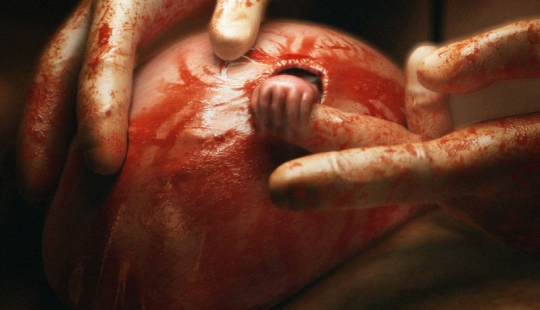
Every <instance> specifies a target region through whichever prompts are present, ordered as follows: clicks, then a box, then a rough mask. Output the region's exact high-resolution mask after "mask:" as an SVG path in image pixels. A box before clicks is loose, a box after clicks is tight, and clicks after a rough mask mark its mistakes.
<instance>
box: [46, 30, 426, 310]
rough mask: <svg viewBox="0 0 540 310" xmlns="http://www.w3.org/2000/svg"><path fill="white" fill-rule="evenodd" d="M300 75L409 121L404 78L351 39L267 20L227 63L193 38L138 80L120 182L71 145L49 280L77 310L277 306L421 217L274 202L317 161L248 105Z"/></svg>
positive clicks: (56, 208)
mask: <svg viewBox="0 0 540 310" xmlns="http://www.w3.org/2000/svg"><path fill="white" fill-rule="evenodd" d="M291 67H296V68H301V69H304V70H307V71H310V72H312V73H314V74H317V75H319V76H321V78H322V81H323V89H324V91H323V99H322V104H326V105H329V106H333V107H336V108H339V109H342V110H344V111H348V112H357V113H361V114H369V115H373V116H377V117H380V118H384V119H388V120H391V121H394V122H397V123H403V122H404V118H403V115H402V111H401V109H402V104H403V102H402V101H403V77H402V75H401V73H400V71H399V69H397V68H396V67H395V66H394V65H393V64H392V63H390V62H389V61H388V60H386V59H385V58H384V57H383V56H381V55H380V54H379V53H377V52H376V51H374V50H372V49H371V48H369V47H367V46H365V45H363V44H361V43H360V42H358V41H356V40H354V39H352V38H350V37H348V36H345V35H343V34H341V33H337V32H334V31H330V30H328V29H324V28H320V27H318V26H314V25H300V24H292V23H270V24H266V25H264V26H263V28H262V29H261V34H260V36H259V39H258V42H257V43H256V45H255V47H254V48H253V50H251V51H250V52H249V53H248V54H247V55H246V56H245V57H243V58H241V59H239V60H237V61H234V62H227V63H225V62H222V61H221V60H219V59H218V58H217V57H215V56H214V55H213V54H212V49H211V47H210V42H209V39H208V36H207V34H200V35H197V36H194V37H191V38H188V39H184V40H181V41H180V42H179V43H177V44H176V45H173V46H172V47H170V48H168V49H167V50H165V51H164V52H162V53H161V54H160V55H159V56H157V57H156V58H154V59H153V60H151V61H150V62H149V63H147V64H146V65H145V66H144V67H143V68H141V69H140V70H139V72H138V74H137V76H136V79H135V88H134V89H135V91H134V94H133V98H134V99H133V106H132V109H131V117H130V127H129V150H128V155H127V159H126V162H125V165H124V167H123V169H122V171H121V172H120V173H119V174H118V175H116V176H112V177H101V176H96V175H94V174H92V173H90V172H89V171H88V170H86V168H84V164H83V161H82V157H81V154H80V151H79V149H78V148H77V144H76V143H75V145H74V146H73V147H72V150H71V153H70V155H69V159H68V162H67V166H66V168H65V170H64V173H63V176H62V179H61V183H60V186H59V189H58V191H57V194H56V196H55V199H54V201H53V204H52V206H51V210H50V213H49V216H48V219H47V223H46V227H45V231H44V261H45V270H46V274H47V276H48V279H49V281H50V283H51V284H52V286H53V288H54V290H55V291H56V292H57V293H58V295H59V296H60V297H61V298H62V299H63V300H64V302H65V303H66V304H67V305H68V306H69V307H71V308H80V309H85V308H93V309H143V308H144V309H164V307H166V308H167V309H218V308H222V309H261V308H267V307H270V306H272V305H275V304H276V303H279V302H280V301H282V300H284V299H285V298H287V297H288V296H290V295H291V294H293V293H294V292H296V291H298V290H299V289H301V288H302V287H304V286H305V285H307V284H308V283H310V282H312V281H313V280H315V279H316V278H317V277H319V276H321V275H323V274H325V273H326V272H328V271H329V270H331V269H332V268H334V267H336V266H338V265H339V264H340V263H342V262H343V261H345V260H346V259H347V258H349V257H351V255H353V254H355V253H358V252H359V251H361V250H362V249H364V248H365V247H367V246H368V245H370V244H371V243H372V242H373V241H374V240H376V239H377V238H378V237H379V236H380V235H381V234H383V233H384V232H386V231H388V230H390V229H392V228H393V227H395V226H397V225H399V224H400V223H403V222H404V221H406V220H407V219H409V218H411V217H412V216H413V215H414V214H415V212H416V211H418V210H419V208H417V207H413V206H410V205H402V206H388V207H382V208H376V209H367V210H359V211H335V212H332V213H327V212H321V211H308V212H292V211H285V210H280V209H277V208H275V207H274V206H273V205H272V203H271V202H270V200H269V195H268V189H267V186H268V181H267V180H268V176H269V175H270V173H271V172H272V171H273V169H275V168H276V167H277V166H278V165H279V164H281V163H283V162H284V161H285V160H287V159H290V158H294V157H296V156H299V155H301V154H304V152H302V151H301V150H299V149H298V148H295V147H293V146H291V145H285V144H283V143H280V142H279V141H277V140H272V139H270V138H268V137H267V136H264V135H260V134H259V133H258V132H256V131H255V129H254V127H253V122H252V117H251V113H250V110H249V98H250V95H251V92H252V91H253V89H254V87H255V86H256V85H257V84H258V83H260V82H261V81H262V80H264V79H265V78H268V77H269V76H272V75H274V74H277V73H279V72H280V71H282V70H285V69H287V68H291ZM340 138H343V137H340Z"/></svg>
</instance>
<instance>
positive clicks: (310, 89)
mask: <svg viewBox="0 0 540 310" xmlns="http://www.w3.org/2000/svg"><path fill="white" fill-rule="evenodd" d="M313 79H315V77H313ZM320 97H321V95H320V92H319V89H318V88H317V86H316V83H312V82H310V81H308V80H306V78H302V77H299V76H294V75H290V74H280V75H276V76H273V77H270V78H269V79H267V80H265V81H264V82H262V83H261V84H259V85H257V87H255V90H254V91H253V94H252V96H251V102H250V103H251V110H252V112H253V115H254V116H255V118H256V121H257V123H258V125H259V127H261V128H262V129H266V130H270V131H272V132H274V133H278V134H285V135H290V134H293V133H295V132H296V131H298V130H299V129H300V128H301V127H303V126H306V125H307V124H308V122H309V119H310V114H311V110H312V107H313V105H314V104H316V103H317V102H319V100H320Z"/></svg>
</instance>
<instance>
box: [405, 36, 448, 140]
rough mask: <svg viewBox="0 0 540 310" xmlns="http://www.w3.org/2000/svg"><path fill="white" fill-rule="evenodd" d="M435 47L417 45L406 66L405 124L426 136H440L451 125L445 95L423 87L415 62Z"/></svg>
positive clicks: (414, 131) (445, 132) (413, 130)
mask: <svg viewBox="0 0 540 310" xmlns="http://www.w3.org/2000/svg"><path fill="white" fill-rule="evenodd" d="M436 49H437V48H436V47H435V46H431V45H423V46H419V47H417V48H416V49H415V50H414V51H413V52H412V53H411V55H410V56H409V58H408V60H407V65H406V67H405V77H406V84H405V115H406V116H407V127H408V129H409V130H410V131H411V132H413V133H416V134H420V135H422V136H423V137H425V138H428V139H433V138H438V137H441V136H443V135H445V134H447V133H449V132H450V131H452V129H453V125H452V119H451V116H450V109H449V106H448V104H447V99H448V98H447V96H445V95H443V94H440V93H437V92H434V91H431V90H429V89H427V88H425V87H424V86H423V85H422V84H421V83H420V81H419V80H418V74H417V68H418V63H419V62H420V61H421V60H422V59H423V58H424V57H425V56H426V55H429V54H430V53H431V52H433V51H434V50H436Z"/></svg>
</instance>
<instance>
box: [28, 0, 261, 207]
mask: <svg viewBox="0 0 540 310" xmlns="http://www.w3.org/2000/svg"><path fill="white" fill-rule="evenodd" d="M266 2H267V1H264V0H263V1H232V0H218V1H217V4H216V6H215V11H214V15H213V18H212V21H211V22H210V24H209V29H210V33H211V41H212V43H213V47H214V49H215V53H216V55H218V56H219V57H221V58H223V59H225V60H232V59H235V58H237V57H240V56H241V55H242V54H243V53H244V52H246V51H247V50H248V49H249V48H251V46H252V45H253V43H254V41H255V39H256V36H257V33H258V29H259V24H260V21H261V19H262V17H263V13H264V9H265V7H266ZM213 3H214V1H211V0H194V1H188V0H141V1H130V0H83V1H82V2H81V3H80V5H79V6H78V7H77V8H76V10H75V11H74V13H73V14H72V15H71V16H70V17H69V19H68V20H67V21H66V22H65V24H64V25H63V27H61V29H60V30H59V31H58V32H57V33H56V35H55V36H54V37H53V38H52V40H51V42H50V43H49V45H48V47H47V48H46V50H45V52H44V54H43V56H42V58H41V60H40V62H39V66H38V69H37V72H36V75H35V78H34V80H33V83H32V86H31V90H30V96H29V101H28V104H27V107H26V111H25V113H24V115H23V118H22V123H21V127H20V131H19V135H18V147H17V151H18V158H17V162H18V177H19V184H20V190H21V193H22V195H23V196H25V197H26V198H29V199H32V200H36V199H41V198H44V197H47V196H48V195H50V193H51V191H52V190H53V189H54V188H55V186H56V182H57V179H58V177H59V174H60V172H61V169H62V167H63V164H64V159H65V156H66V153H67V145H68V143H69V140H70V138H71V137H72V136H73V130H74V129H75V127H76V130H77V132H78V137H79V139H80V141H79V142H80V144H81V146H82V148H83V149H84V151H85V160H86V162H87V164H88V166H89V167H90V169H92V170H93V171H95V172H97V173H100V174H105V175H107V174H112V173H115V172H116V171H118V170H119V169H120V167H121V166H122V164H123V161H124V158H125V155H126V151H127V126H128V111H129V106H130V99H131V85H132V75H133V69H134V67H135V66H136V62H137V59H136V54H137V51H138V50H139V49H140V48H142V47H144V46H145V45H146V44H148V43H149V42H150V41H152V40H153V39H155V38H156V36H158V35H159V34H161V33H162V32H164V31H165V30H166V29H168V28H169V27H170V26H172V25H173V24H174V23H176V22H177V21H179V20H181V19H183V18H185V17H186V16H188V15H189V14H192V13H197V12H198V10H202V9H204V8H207V7H209V5H212V4H213ZM75 102H76V105H75ZM75 120H76V121H75Z"/></svg>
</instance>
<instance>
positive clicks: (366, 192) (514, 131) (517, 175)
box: [270, 21, 540, 251]
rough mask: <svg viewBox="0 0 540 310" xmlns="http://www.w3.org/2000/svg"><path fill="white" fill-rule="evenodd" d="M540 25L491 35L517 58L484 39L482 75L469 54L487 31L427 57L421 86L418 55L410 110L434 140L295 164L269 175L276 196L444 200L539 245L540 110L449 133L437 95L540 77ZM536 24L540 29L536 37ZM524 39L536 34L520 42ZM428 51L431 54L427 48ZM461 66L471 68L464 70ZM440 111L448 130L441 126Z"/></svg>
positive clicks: (374, 201) (315, 200)
mask: <svg viewBox="0 0 540 310" xmlns="http://www.w3.org/2000/svg"><path fill="white" fill-rule="evenodd" d="M539 25H540V23H538V22H536V21H533V22H522V23H516V24H514V25H513V26H512V27H510V28H501V29H500V30H495V31H494V32H490V35H489V36H487V38H498V40H499V41H497V42H498V43H497V44H499V45H504V42H507V43H508V44H509V45H510V46H511V48H509V49H506V48H505V49H504V51H506V52H508V53H510V54H505V53H504V54H501V52H500V51H499V50H498V49H493V48H491V45H489V44H488V45H487V46H482V45H481V46H480V47H482V48H483V49H481V50H479V51H478V52H477V53H476V54H475V57H476V58H474V60H475V62H477V63H478V65H477V68H479V69H478V70H479V71H478V72H477V71H475V69H474V68H475V66H474V63H475V62H471V61H470V58H469V57H468V56H467V54H466V53H464V51H467V50H468V49H467V48H474V47H478V46H477V45H475V44H474V42H477V41H478V39H479V38H482V37H483V35H480V36H478V37H474V38H472V39H470V40H466V41H464V42H461V43H455V44H453V45H449V46H447V47H443V48H442V49H440V50H437V51H435V52H433V53H431V54H430V55H428V56H427V57H426V58H425V59H424V60H423V61H422V62H421V64H420V65H419V66H418V70H419V71H418V80H419V81H420V82H421V83H422V84H419V83H417V81H418V80H417V79H416V74H417V73H416V65H415V63H417V62H418V61H419V60H420V59H421V58H422V57H411V62H412V63H409V65H408V66H407V68H408V72H407V75H408V81H409V84H408V85H407V94H408V98H407V105H408V107H407V109H408V111H407V113H408V114H410V113H411V108H418V110H417V111H413V112H412V114H413V115H416V116H418V115H420V116H421V117H425V118H426V121H425V123H426V124H428V125H429V126H423V123H422V119H421V118H419V119H418V120H416V121H414V122H412V128H411V129H412V130H413V131H414V132H415V133H418V134H421V135H422V136H423V137H424V138H426V137H427V138H430V139H431V138H433V140H429V141H425V142H413V143H409V142H406V143H403V144H396V145H389V146H377V147H371V148H356V149H348V150H343V151H339V152H329V153H322V154H315V155H311V156H308V157H305V158H301V159H297V160H294V161H291V162H289V163H286V164H284V165H283V166H281V167H279V168H278V169H277V170H276V171H275V172H274V173H273V174H272V175H271V177H270V190H271V195H272V199H273V201H274V202H275V203H276V204H277V205H278V206H281V207H283V208H295V209H308V208H325V209H335V208H338V209H340V208H367V207H376V206H381V205H387V204H400V203H437V204H439V205H441V206H446V207H448V208H450V209H452V210H454V211H457V212H459V213H460V214H461V215H462V216H464V217H466V218H468V219H469V220H471V221H472V222H474V223H476V224H477V225H479V226H480V227H482V228H483V229H485V230H486V231H488V232H490V233H492V234H494V235H496V236H497V237H499V238H501V239H503V240H505V241H507V242H509V243H512V244H514V245H516V246H519V247H521V248H525V249H528V250H534V251H537V250H538V249H539V248H540V228H538V225H537V223H538V221H539V220H540V205H539V201H540V194H539V193H538V190H537V187H538V186H539V185H540V163H539V162H538V157H539V156H540V148H539V147H538V145H540V114H538V113H532V114H527V115H516V116H512V117H507V118H503V119H498V120H492V121H487V122H483V123H479V124H474V125H471V126H469V127H465V128H462V129H458V130H456V131H453V132H450V133H447V134H445V132H447V131H448V130H451V128H452V127H451V125H449V124H448V122H449V119H448V115H447V114H446V113H447V111H446V108H445V106H444V104H441V103H444V100H445V98H444V96H441V95H439V94H438V93H437V92H438V91H444V92H447V93H456V92H457V93H459V92H463V91H465V90H467V91H469V90H471V87H470V85H471V84H470V82H471V81H474V83H473V85H474V87H473V88H472V89H477V88H478V87H482V86H485V85H489V84H491V83H493V82H494V81H496V80H500V79H502V78H508V77H510V78H517V77H530V76H536V77H539V76H540V74H538V71H539V69H538V68H539V66H534V67H533V68H531V64H532V63H540V53H538V51H539V49H540V40H533V39H534V38H538V33H540V31H539V30H540V28H539ZM531 29H533V30H535V31H532V33H531ZM509 30H511V31H509ZM516 33H517V34H520V35H516ZM516 37H517V38H527V39H522V40H517V41H516ZM478 48H479V47H478ZM428 49H429V48H428ZM512 51H519V53H521V56H520V54H511V52H512ZM426 52H429V50H425V49H424V51H423V52H422V51H420V52H419V53H424V55H425V53H426ZM413 55H414V54H413ZM416 55H418V54H416ZM446 56H448V57H446ZM503 56H504V57H503ZM435 59H437V60H439V59H442V60H441V61H437V62H435ZM464 63H465V64H466V65H465V66H464V65H463V64H464ZM488 69H489V70H488ZM521 69H522V70H521ZM456 70H457V71H456ZM459 70H466V71H467V72H468V73H467V74H456V72H460V71H459ZM422 85H426V86H427V87H429V88H430V89H427V88H423V86H422ZM493 100H496V98H493ZM490 103H492V100H486V102H485V104H486V107H489V104H490ZM507 104H510V105H511V104H512V103H511V102H508V103H507ZM432 108H433V110H431V109H432ZM433 111H435V114H432V113H433ZM438 117H440V118H439V119H441V120H443V121H442V122H441V123H442V126H439V125H441V123H437V122H432V120H433V119H437V118H438ZM432 125H434V126H432ZM347 126H349V124H347ZM440 135H443V136H442V137H441V136H440Z"/></svg>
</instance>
